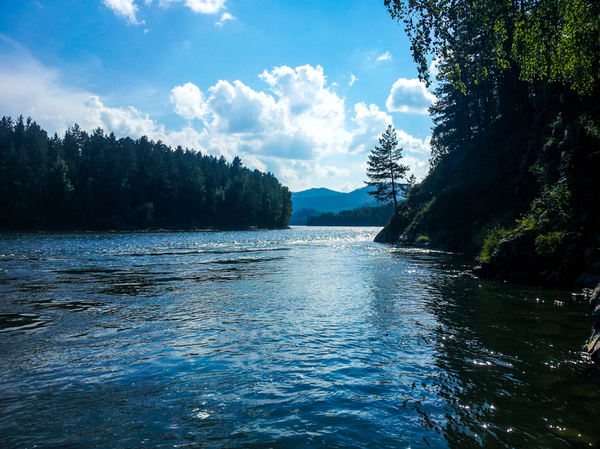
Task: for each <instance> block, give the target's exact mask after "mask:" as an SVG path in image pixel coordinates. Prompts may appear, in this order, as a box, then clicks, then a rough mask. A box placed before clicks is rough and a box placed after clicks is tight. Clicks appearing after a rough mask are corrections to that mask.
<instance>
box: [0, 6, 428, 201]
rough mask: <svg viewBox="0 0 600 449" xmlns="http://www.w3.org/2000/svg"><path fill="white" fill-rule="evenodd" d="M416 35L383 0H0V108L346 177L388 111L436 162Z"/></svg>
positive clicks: (281, 168) (421, 156)
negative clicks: (415, 57) (414, 49)
mask: <svg viewBox="0 0 600 449" xmlns="http://www.w3.org/2000/svg"><path fill="white" fill-rule="evenodd" d="M409 49H410V43H409V41H408V39H407V37H406V35H405V33H404V31H403V27H402V25H401V24H398V23H397V22H396V21H394V20H393V19H392V18H391V17H390V16H389V14H388V12H387V10H386V8H385V6H384V5H383V0H351V1H350V0H346V1H342V0H88V1H85V2H82V1H77V0H61V1H56V0H52V1H50V0H20V1H9V0H0V116H11V117H13V118H16V117H18V116H20V115H23V116H24V117H31V118H33V119H34V120H35V121H36V122H37V123H38V124H40V126H42V128H44V129H45V130H46V131H48V133H49V134H51V135H53V134H54V133H55V132H57V133H58V134H59V136H62V135H64V132H65V131H66V130H67V129H68V128H69V127H71V126H73V125H74V124H75V123H77V124H79V126H81V128H83V129H85V130H87V131H88V132H89V131H92V130H94V129H96V128H98V127H100V128H102V129H103V130H104V131H105V132H107V133H110V132H114V133H115V135H117V137H125V136H130V137H132V138H134V139H135V138H139V137H141V136H143V135H146V136H148V137H149V138H150V139H152V140H154V141H158V140H161V141H162V142H163V143H165V144H167V145H170V146H172V147H176V146H178V145H181V146H182V147H183V148H189V149H194V150H196V151H201V152H202V154H211V155H214V156H220V155H223V156H225V157H226V158H227V159H228V160H229V161H231V160H233V158H234V157H235V156H239V157H241V158H242V161H243V163H244V165H245V166H247V167H249V168H252V169H254V168H258V169H259V170H262V171H270V172H272V173H273V174H275V176H276V177H277V178H278V179H279V180H280V181H281V182H282V183H283V184H284V185H286V186H288V187H289V188H290V190H292V191H301V190H305V189H309V188H313V187H327V188H330V189H333V190H337V191H341V192H348V191H351V190H354V189H356V188H359V187H363V186H364V185H365V184H364V181H366V180H367V177H366V164H367V160H368V155H369V154H370V151H371V149H372V148H374V146H375V145H376V144H377V142H378V138H379V137H380V136H381V134H382V133H383V132H384V131H385V130H386V128H387V126H388V124H393V125H394V127H395V128H396V131H397V135H398V141H399V144H400V146H401V147H402V148H403V156H404V158H403V160H402V163H404V164H406V165H408V166H409V167H410V172H409V174H414V175H415V176H416V177H417V178H418V179H421V178H423V177H424V176H425V175H426V173H427V171H428V168H429V163H428V160H429V156H430V145H429V141H430V137H429V136H430V134H431V126H432V121H431V118H430V117H429V115H428V114H427V108H428V107H429V105H430V104H431V102H433V101H434V100H435V96H434V95H433V93H431V91H428V90H427V89H426V88H425V86H424V85H423V84H422V83H420V82H419V81H418V79H416V78H417V70H416V65H415V64H414V63H413V61H412V59H411V55H410V50H409ZM430 90H431V89H430Z"/></svg>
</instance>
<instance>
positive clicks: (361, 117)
mask: <svg viewBox="0 0 600 449" xmlns="http://www.w3.org/2000/svg"><path fill="white" fill-rule="evenodd" d="M354 112H355V114H356V115H355V117H354V118H353V119H352V120H353V121H354V122H355V123H356V124H357V125H358V129H356V130H355V131H354V132H353V134H352V140H351V141H350V144H349V147H348V149H349V151H350V152H353V153H366V152H368V151H370V149H371V148H373V146H374V145H375V144H376V143H377V139H378V138H379V136H381V133H382V132H384V131H385V129H386V128H387V126H388V125H389V124H390V123H392V117H391V116H389V115H388V114H386V113H385V112H383V111H380V110H379V108H378V107H377V106H376V105H374V104H372V105H370V106H369V107H367V106H366V105H365V104H364V103H357V104H355V105H354Z"/></svg>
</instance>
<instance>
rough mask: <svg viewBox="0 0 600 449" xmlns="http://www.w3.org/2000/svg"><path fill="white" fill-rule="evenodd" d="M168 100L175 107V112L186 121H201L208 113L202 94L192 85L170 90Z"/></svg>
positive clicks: (188, 84)
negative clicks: (195, 119) (196, 119)
mask: <svg viewBox="0 0 600 449" xmlns="http://www.w3.org/2000/svg"><path fill="white" fill-rule="evenodd" d="M170 99H171V103H173V104H174V105H175V112H176V113H177V114H179V115H181V116H182V117H184V118H186V119H188V120H191V119H194V118H198V119H203V118H204V116H205V115H206V114H207V112H208V111H207V107H206V104H205V103H204V94H203V93H202V91H201V90H200V89H198V87H196V86H194V85H193V84H192V83H187V84H184V85H183V86H177V87H175V88H174V89H173V90H171V95H170Z"/></svg>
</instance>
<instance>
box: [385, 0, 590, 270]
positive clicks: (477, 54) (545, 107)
mask: <svg viewBox="0 0 600 449" xmlns="http://www.w3.org/2000/svg"><path fill="white" fill-rule="evenodd" d="M384 3H385V5H386V6H387V7H388V9H389V12H390V13H391V15H392V17H393V18H395V19H398V20H399V21H400V22H401V23H402V24H403V25H404V27H405V29H406V31H407V33H408V35H409V38H410V40H411V50H412V52H413V59H414V60H415V62H416V63H417V68H418V70H419V76H420V78H421V79H422V80H423V81H425V82H426V83H429V82H430V81H431V73H430V72H429V68H430V67H431V65H430V62H431V60H430V59H428V58H429V57H430V56H431V55H433V56H434V57H435V58H436V67H437V72H438V74H437V80H438V87H437V89H436V90H435V95H436V97H437V101H436V102H435V104H434V105H433V106H432V107H431V109H430V112H431V114H432V116H433V120H434V128H433V133H432V159H431V169H430V172H429V175H428V176H427V178H426V179H425V180H424V181H423V182H422V183H421V184H420V185H418V186H416V187H415V188H414V189H413V190H412V191H411V193H410V195H409V196H408V198H407V201H405V202H404V203H403V204H402V205H401V206H399V208H398V211H397V213H396V214H395V215H394V217H393V218H392V221H391V223H390V226H388V227H387V229H386V230H385V231H384V232H383V233H382V234H381V235H380V236H379V239H380V240H393V241H397V240H398V239H400V240H401V241H404V242H407V243H411V242H414V241H415V240H416V239H418V238H419V237H421V236H423V237H428V238H429V241H430V242H438V243H443V244H445V245H448V246H449V247H451V248H452V249H458V250H467V251H473V252H474V251H478V250H480V249H481V250H482V252H481V254H480V258H481V260H482V261H487V262H489V263H491V264H492V265H494V267H493V268H490V270H492V271H493V270H497V273H498V274H499V275H501V276H502V277H505V278H513V279H521V280H538V279H545V280H551V281H561V282H571V281H573V280H575V279H577V278H578V276H579V275H581V274H582V273H586V276H588V277H587V281H585V280H584V278H581V279H580V281H581V282H591V281H592V280H593V279H598V276H599V275H600V269H599V267H600V250H599V249H598V241H599V239H600V231H599V230H600V195H599V193H598V192H600V152H599V151H598V148H600V89H599V88H598V81H599V80H600V2H598V1H582V0H520V1H498V0H475V1H472V0H469V1H466V0H457V1H455V2H450V3H449V2H447V1H444V0H427V1H423V0H407V1H402V0H384Z"/></svg>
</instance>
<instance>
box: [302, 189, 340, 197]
mask: <svg viewBox="0 0 600 449" xmlns="http://www.w3.org/2000/svg"><path fill="white" fill-rule="evenodd" d="M336 195H337V196H339V195H347V193H342V192H336V191H335V190H331V189H326V188H325V187H320V188H318V189H308V190H303V191H302V192H292V197H293V198H294V197H295V198H315V197H320V196H336Z"/></svg>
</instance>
